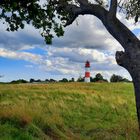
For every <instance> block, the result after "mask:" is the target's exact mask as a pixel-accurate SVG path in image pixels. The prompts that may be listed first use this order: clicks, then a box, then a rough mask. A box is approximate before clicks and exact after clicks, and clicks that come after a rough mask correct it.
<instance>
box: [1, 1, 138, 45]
mask: <svg viewBox="0 0 140 140" xmlns="http://www.w3.org/2000/svg"><path fill="white" fill-rule="evenodd" d="M86 1H87V0H83V1H81V0H59V1H57V0H46V1H44V4H41V0H26V1H23V0H14V1H13V0H1V1H0V9H1V12H0V19H1V21H2V22H3V23H4V24H5V23H6V25H7V31H17V30H18V29H19V28H21V29H23V28H24V26H25V25H26V24H32V25H33V26H34V27H35V28H36V29H39V30H40V33H41V35H42V36H43V37H44V38H45V41H46V43H48V44H51V43H52V38H53V37H54V36H55V35H56V36H58V37H60V36H63V34H64V30H63V28H64V26H65V25H68V24H70V23H71V21H70V20H74V18H75V17H77V15H75V14H74V8H75V7H76V6H77V5H80V6H84V5H85V2H86ZM94 2H96V3H97V4H99V5H100V6H102V7H104V8H105V7H109V2H110V1H108V0H94ZM85 6H86V5H85ZM118 6H119V8H120V11H123V12H125V14H126V17H127V18H130V17H132V18H135V21H136V22H137V21H138V18H139V15H140V2H139V0H127V1H120V2H119V3H118Z"/></svg>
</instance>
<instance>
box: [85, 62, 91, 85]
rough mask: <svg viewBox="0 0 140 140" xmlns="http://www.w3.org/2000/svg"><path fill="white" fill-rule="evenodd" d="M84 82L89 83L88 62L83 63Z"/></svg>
mask: <svg viewBox="0 0 140 140" xmlns="http://www.w3.org/2000/svg"><path fill="white" fill-rule="evenodd" d="M85 82H86V83H89V82H90V62H89V61H86V63H85Z"/></svg>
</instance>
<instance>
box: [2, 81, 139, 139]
mask: <svg viewBox="0 0 140 140" xmlns="http://www.w3.org/2000/svg"><path fill="white" fill-rule="evenodd" d="M138 139H139V138H138V124H137V118H136V109H135V98H134V92H133V85H132V84H131V83H114V84H113V83H54V84H53V83H52V84H38V85H37V84H19V85H15V84H13V85H12V84H9V85H8V84H7V85H0V140H138Z"/></svg>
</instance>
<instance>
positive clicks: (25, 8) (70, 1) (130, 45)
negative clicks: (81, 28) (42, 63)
mask: <svg viewBox="0 0 140 140" xmlns="http://www.w3.org/2000/svg"><path fill="white" fill-rule="evenodd" d="M39 2H40V0H1V1H0V8H1V10H2V11H1V12H0V19H4V20H5V22H6V23H8V24H9V26H8V28H7V30H8V31H15V30H18V28H24V25H25V24H26V23H27V24H32V25H33V26H34V27H35V28H37V29H40V31H41V35H42V36H43V37H44V38H45V40H46V42H47V43H51V40H52V38H53V36H54V33H55V34H56V35H57V36H58V37H59V36H62V35H63V33H64V32H63V27H64V26H68V25H70V24H72V23H73V21H74V20H75V19H76V18H77V17H78V16H79V15H87V14H88V15H93V16H96V17H97V18H99V19H100V20H101V22H102V23H103V25H104V26H105V28H106V29H107V30H108V32H109V33H110V34H111V35H112V36H113V37H114V38H115V39H116V40H117V41H118V42H119V43H120V44H121V45H122V47H123V48H124V51H117V52H116V61H117V63H118V65H120V66H122V67H124V68H125V69H127V70H128V71H129V73H130V74H131V76H132V79H133V83H134V88H135V96H136V108H137V116H138V122H139V126H140V61H139V60H140V41H139V39H138V38H137V37H136V36H135V35H134V34H133V33H132V32H131V31H130V30H129V29H128V28H127V27H126V26H125V25H124V24H123V23H121V21H120V20H119V19H118V18H117V17H116V13H117V7H119V10H118V11H122V12H124V13H125V14H126V18H127V19H129V18H134V20H135V22H138V19H139V16H140V0H92V2H91V1H90V0H46V4H44V5H43V6H41V5H40V3H39ZM105 2H107V3H108V4H106V3H105ZM2 21H3V20H2ZM93 30H94V29H93Z"/></svg>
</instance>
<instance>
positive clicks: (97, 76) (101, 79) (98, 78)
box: [90, 73, 108, 82]
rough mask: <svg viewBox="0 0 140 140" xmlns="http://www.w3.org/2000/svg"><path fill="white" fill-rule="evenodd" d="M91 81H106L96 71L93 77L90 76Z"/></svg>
mask: <svg viewBox="0 0 140 140" xmlns="http://www.w3.org/2000/svg"><path fill="white" fill-rule="evenodd" d="M90 81H91V82H108V81H107V80H106V79H104V78H103V76H102V75H101V74H100V73H97V74H96V75H95V77H94V78H92V77H90Z"/></svg>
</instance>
